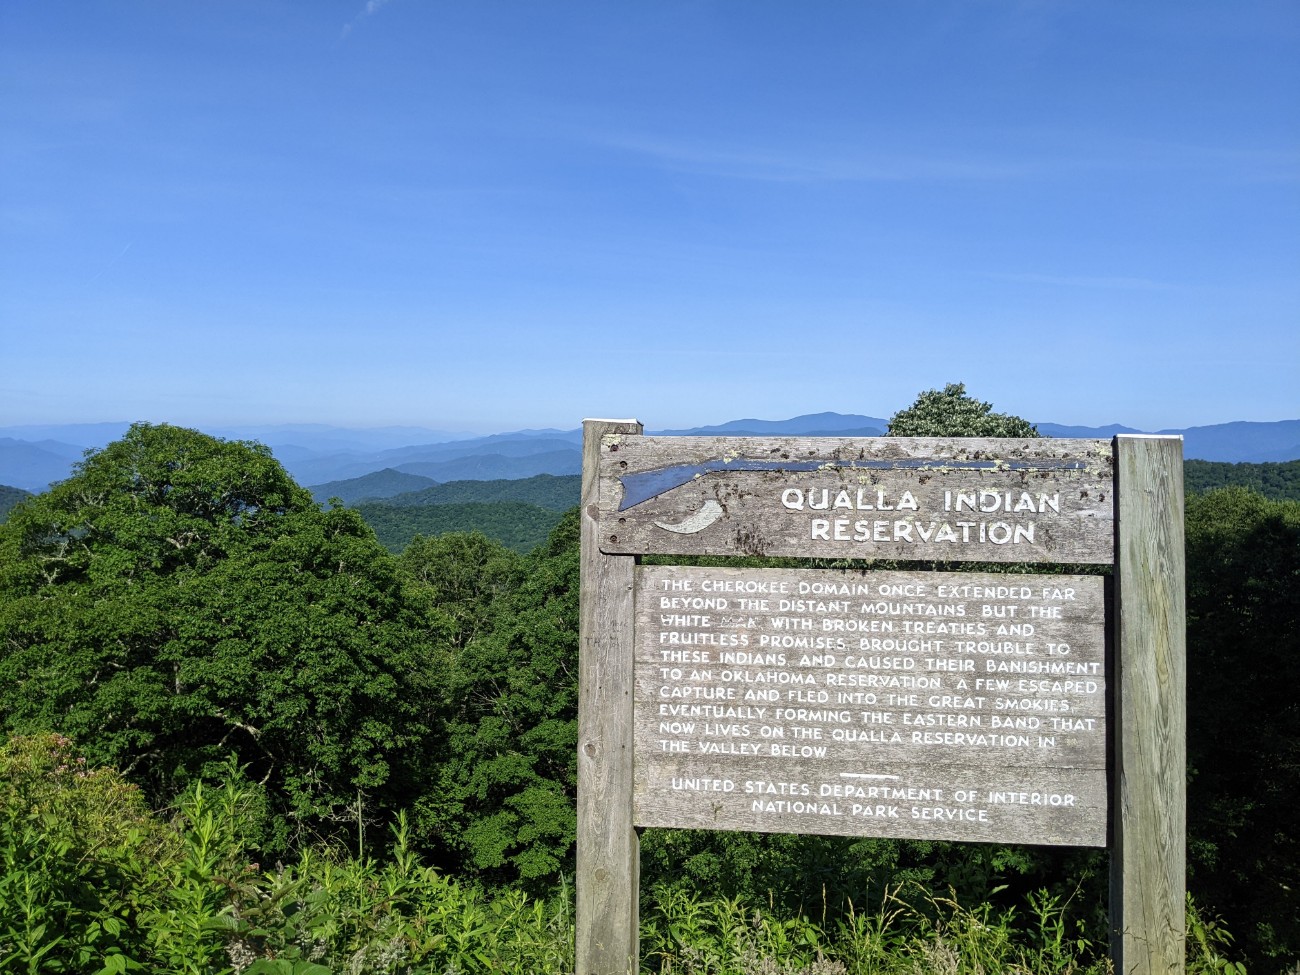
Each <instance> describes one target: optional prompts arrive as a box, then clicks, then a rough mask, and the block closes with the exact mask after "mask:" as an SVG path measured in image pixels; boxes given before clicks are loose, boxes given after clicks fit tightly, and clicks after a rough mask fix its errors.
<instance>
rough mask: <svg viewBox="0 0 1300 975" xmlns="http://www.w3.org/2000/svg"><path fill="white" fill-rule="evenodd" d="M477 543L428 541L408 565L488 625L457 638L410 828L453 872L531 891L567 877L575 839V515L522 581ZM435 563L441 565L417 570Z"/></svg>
mask: <svg viewBox="0 0 1300 975" xmlns="http://www.w3.org/2000/svg"><path fill="white" fill-rule="evenodd" d="M485 543H486V540H485V539H482V537H481V536H477V537H476V536H469V537H462V538H460V539H452V540H451V541H450V542H444V541H441V540H440V541H438V542H434V541H432V540H430V541H426V542H424V543H423V544H422V545H421V546H420V547H419V548H417V549H416V550H414V551H413V552H412V553H411V554H410V557H409V559H408V560H407V562H408V566H410V565H414V564H420V565H422V569H421V571H423V572H425V573H427V574H428V577H429V579H430V582H431V584H433V585H434V586H437V587H440V591H441V592H443V593H459V594H461V595H460V598H461V599H463V600H464V602H465V604H466V605H469V606H476V607H483V608H482V609H481V610H477V609H476V610H475V612H483V613H486V614H487V616H488V617H489V623H490V625H489V626H487V627H484V628H481V629H478V630H476V631H475V632H472V633H469V634H468V638H465V637H466V631H465V629H464V628H463V627H462V628H461V630H460V633H461V636H462V639H463V642H462V643H461V644H460V645H459V646H458V647H457V649H456V653H455V655H454V657H453V660H452V662H451V665H450V667H449V669H448V673H447V677H446V681H445V684H444V688H443V691H444V700H445V702H446V707H447V724H446V748H445V751H444V752H443V755H442V760H441V762H440V764H439V765H438V768H437V771H436V773H435V776H434V784H433V787H432V788H431V789H429V790H428V791H427V792H426V793H425V795H424V796H423V797H422V798H421V800H420V801H419V803H418V805H417V821H416V826H417V828H418V830H419V832H420V833H421V834H422V835H423V836H425V837H426V838H428V840H429V841H431V842H432V843H434V844H435V845H437V846H440V847H441V848H443V850H445V851H446V852H447V853H448V854H449V855H450V856H451V857H453V858H454V859H455V861H456V862H458V863H459V864H460V866H461V868H462V869H464V870H466V871H468V872H470V873H472V874H475V875H477V876H479V877H481V878H483V879H485V880H487V881H488V882H491V883H522V884H523V885H525V886H531V887H535V888H536V889H538V890H541V889H544V888H546V887H547V886H548V885H549V884H551V883H552V882H553V881H554V880H555V879H556V878H557V876H558V875H559V874H560V873H561V872H562V871H566V870H571V869H572V855H573V843H574V835H575V831H576V828H577V822H576V814H575V806H574V802H575V796H576V751H577V738H578V733H577V672H578V671H577V655H578V519H577V511H576V509H574V510H573V511H570V512H569V513H568V514H566V515H565V517H564V519H563V520H562V521H561V523H560V524H559V526H557V527H556V529H555V531H554V532H552V534H551V537H550V539H549V541H548V542H547V544H546V545H545V546H543V547H541V548H539V549H538V550H537V551H535V552H533V553H532V554H531V555H530V556H529V557H528V558H527V560H526V561H524V562H523V563H522V564H521V565H520V566H519V567H518V568H519V569H522V571H521V572H518V569H516V568H515V567H512V566H510V564H509V563H508V562H507V561H505V550H504V549H502V548H501V547H500V546H495V545H494V544H493V543H486V544H485ZM440 546H441V547H440ZM458 548H460V549H462V550H463V551H466V552H468V553H469V557H470V566H469V569H470V570H471V574H472V573H473V571H474V567H475V566H479V567H480V569H479V570H478V574H479V577H480V578H479V579H478V580H471V579H467V578H465V576H464V574H465V571H466V567H464V566H457V565H456V564H455V559H454V557H453V558H449V556H452V554H453V553H454V552H455V551H456V550H457V549H458ZM435 552H436V553H438V554H439V555H440V558H441V559H442V560H444V561H445V562H446V563H448V564H445V565H443V566H442V567H439V563H438V562H437V561H433V562H430V561H428V556H430V555H431V554H434V553H435ZM516 572H518V575H516ZM516 578H517V579H518V580H519V581H518V584H517V585H510V584H502V585H499V586H498V588H496V589H495V590H494V591H493V590H492V587H493V585H494V583H493V582H492V580H493V579H496V580H497V582H498V583H502V582H505V581H507V580H508V581H509V582H512V583H513V582H514V580H515V579H516ZM484 582H486V583H487V586H488V588H487V589H485V588H484ZM442 605H443V608H444V610H445V611H446V612H447V613H448V614H449V615H451V616H452V617H453V618H462V613H461V611H460V610H459V609H457V608H456V607H454V606H450V605H447V604H445V603H444V604H442Z"/></svg>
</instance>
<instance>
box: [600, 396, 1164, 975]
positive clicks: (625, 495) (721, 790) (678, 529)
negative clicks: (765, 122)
mask: <svg viewBox="0 0 1300 975" xmlns="http://www.w3.org/2000/svg"><path fill="white" fill-rule="evenodd" d="M583 456H584V459H583V486H582V515H583V517H582V520H581V530H582V553H583V554H582V583H581V585H582V594H581V596H582V599H581V621H580V634H579V641H580V642H579V645H580V666H581V674H580V678H579V718H578V721H579V731H578V734H579V746H578V843H577V872H576V888H577V913H576V928H577V954H576V970H577V972H578V973H579V975H623V973H626V972H627V971H635V970H636V969H637V967H638V944H637V930H638V920H637V919H638V905H637V877H638V870H639V867H638V857H639V854H638V849H639V846H638V843H639V840H638V834H637V830H638V828H640V827H644V826H677V827H686V826H690V827H704V828H719V829H743V830H760V831H766V830H775V831H782V832H815V833H826V834H832V835H864V836H881V837H917V838H933V839H961V840H984V841H1000V842H1007V841H1010V842H1023V843H1061V844H1076V845H1083V846H1101V845H1108V846H1109V849H1110V852H1111V858H1110V859H1111V908H1110V909H1111V924H1112V960H1113V962H1114V964H1115V967H1116V970H1118V971H1124V972H1136V973H1142V975H1155V973H1157V972H1159V973H1162V975H1176V973H1178V972H1181V971H1182V970H1183V967H1184V960H1183V927H1182V926H1183V921H1184V880H1183V875H1184V868H1185V854H1184V842H1185V801H1186V799H1185V796H1186V793H1185V770H1186V749H1185V706H1184V683H1185V634H1184V627H1185V608H1184V601H1183V600H1184V596H1183V575H1184V573H1183V537H1182V510H1183V503H1182V502H1183V499H1182V445H1181V442H1180V441H1179V438H1176V437H1144V436H1120V437H1117V438H1116V439H1115V440H1114V441H1113V442H1112V441H1102V440H1051V439H1027V440H979V439H905V438H883V439H882V438H735V437H645V436H642V435H641V425H640V424H639V423H637V422H636V421H613V420H589V421H586V424H585V433H584V440H583ZM641 555H698V556H719V555H724V556H725V555H751V556H752V555H762V556H786V557H794V558H803V559H813V558H819V559H833V560H850V559H860V560H882V559H887V560H890V561H891V562H894V563H898V562H908V561H942V562H1003V563H1026V564H1034V563H1037V564H1043V563H1052V564H1055V565H1058V566H1059V565H1060V564H1067V565H1069V564H1075V565H1086V564H1096V565H1109V566H1112V567H1113V570H1114V576H1113V584H1112V583H1107V582H1105V581H1103V580H1102V579H1101V578H1100V577H1098V576H1084V575H1063V574H1059V573H1060V572H1061V571H1062V570H1060V569H1059V568H1056V569H1053V574H1042V575H1023V574H1001V573H998V574H994V573H989V572H969V573H967V572H953V573H943V572H897V571H888V572H875V571H873V572H862V571H856V570H845V569H837V570H827V569H813V568H810V567H808V568H801V569H776V568H759V569H751V568H746V569H740V568H706V567H703V566H686V567H650V566H638V565H637V561H638V556H641ZM1108 660H1109V661H1110V664H1109V667H1108ZM1108 700H1113V701H1114V706H1113V707H1109V708H1108V707H1107V701H1108ZM1108 784H1109V789H1108Z"/></svg>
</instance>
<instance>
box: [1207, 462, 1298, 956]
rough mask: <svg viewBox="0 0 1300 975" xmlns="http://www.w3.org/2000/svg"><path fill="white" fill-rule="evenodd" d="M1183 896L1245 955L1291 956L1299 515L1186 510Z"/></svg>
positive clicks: (1243, 503)
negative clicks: (1212, 913)
mask: <svg viewBox="0 0 1300 975" xmlns="http://www.w3.org/2000/svg"><path fill="white" fill-rule="evenodd" d="M1187 563H1188V570H1189V571H1188V585H1187V616H1188V633H1187V636H1188V673H1187V687H1188V704H1187V710H1188V714H1187V721H1188V761H1189V764H1190V766H1191V767H1190V770H1189V773H1190V781H1189V785H1188V820H1189V821H1188V828H1189V833H1190V844H1189V854H1190V862H1191V868H1192V873H1191V885H1192V889H1193V890H1196V891H1197V892H1198V893H1199V894H1200V896H1201V897H1202V898H1203V899H1204V900H1205V901H1206V902H1207V903H1210V904H1213V905H1214V906H1215V907H1216V908H1217V909H1218V910H1221V911H1223V912H1224V914H1225V915H1226V916H1228V917H1229V918H1230V919H1231V920H1232V922H1233V928H1234V930H1235V931H1236V932H1237V933H1238V936H1239V937H1240V938H1241V939H1242V941H1243V944H1245V945H1246V946H1248V947H1249V949H1250V951H1251V954H1252V956H1254V957H1256V958H1265V957H1267V958H1270V959H1273V960H1275V961H1278V960H1282V959H1295V958H1296V957H1297V955H1300V828H1297V815H1296V811H1297V810H1298V809H1300V703H1297V698H1296V688H1297V687H1300V502H1295V501H1268V500H1266V499H1264V498H1261V497H1260V496H1259V495H1257V494H1254V493H1253V492H1251V491H1248V490H1246V489H1245V488H1230V489H1226V490H1222V491H1211V492H1209V493H1207V494H1203V495H1199V496H1192V497H1189V498H1188V499H1187Z"/></svg>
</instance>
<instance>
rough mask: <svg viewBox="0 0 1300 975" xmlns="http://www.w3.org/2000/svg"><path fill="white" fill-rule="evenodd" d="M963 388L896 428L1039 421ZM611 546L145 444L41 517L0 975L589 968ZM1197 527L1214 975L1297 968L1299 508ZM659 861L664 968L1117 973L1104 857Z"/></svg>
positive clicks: (669, 835) (896, 849)
mask: <svg viewBox="0 0 1300 975" xmlns="http://www.w3.org/2000/svg"><path fill="white" fill-rule="evenodd" d="M944 392H945V393H949V394H950V395H948V396H947V397H946V398H945V397H944V396H943V395H940V394H935V395H933V396H930V397H929V398H927V397H926V396H923V397H922V398H921V400H919V401H918V405H917V407H916V408H915V409H913V410H912V411H904V414H906V415H900V416H899V417H898V418H896V419H898V421H899V422H898V423H897V424H896V425H894V426H893V427H892V428H891V432H892V433H895V434H897V433H899V432H900V431H902V430H909V431H912V432H914V433H915V432H916V431H920V432H919V434H918V435H935V434H934V433H933V432H934V431H938V432H939V433H944V432H948V433H952V432H954V423H956V424H957V425H956V427H955V429H956V430H957V431H964V430H969V429H981V430H985V431H986V432H987V431H991V432H993V433H994V434H995V435H996V433H998V432H1001V431H1014V430H1016V429H1019V428H1018V427H1017V426H1016V424H1017V423H1018V422H1023V421H1018V420H1017V418H1014V417H1003V416H1001V415H998V414H993V413H991V411H990V410H989V409H988V408H987V404H979V403H975V404H974V407H973V408H971V405H970V403H969V402H967V398H966V397H964V391H962V390H960V389H957V390H956V393H955V394H954V393H952V391H951V390H946V391H944ZM954 418H955V419H954ZM552 480H555V481H560V480H562V479H552ZM452 506H453V505H442V507H452ZM435 507H436V506H435ZM388 508H389V510H391V511H400V510H403V509H402V508H401V506H398V505H390V506H388ZM409 510H411V511H422V510H425V509H424V508H422V507H419V506H415V507H412V508H410V509H409ZM538 510H546V509H542V508H540V507H539V508H538ZM577 528H578V515H577V512H576V510H572V509H571V510H569V511H568V512H567V513H566V514H565V515H563V517H561V518H560V519H559V521H558V524H556V525H555V527H554V528H553V529H552V530H551V532H550V533H549V535H548V536H547V537H546V539H545V540H544V542H543V543H542V544H541V545H540V546H537V547H535V548H534V549H532V550H530V551H528V552H518V551H513V550H512V549H511V548H509V547H507V546H506V545H504V544H502V543H500V542H498V541H495V540H493V539H490V538H488V537H486V536H485V535H484V534H481V533H461V532H455V533H449V534H441V535H438V534H437V533H436V532H422V535H423V537H421V538H420V539H418V540H417V541H416V542H414V543H413V544H410V545H408V546H406V547H404V548H403V550H402V551H401V552H400V554H398V555H393V554H391V553H390V552H388V551H386V550H385V548H384V546H383V545H382V544H381V542H380V541H379V539H378V538H377V537H376V534H375V532H374V531H373V530H372V529H371V528H370V527H369V525H368V524H367V523H366V521H364V520H363V518H362V515H361V513H359V512H357V511H353V510H350V509H347V508H326V509H323V510H322V509H321V508H320V507H319V506H318V505H317V504H316V503H315V502H314V501H313V500H312V498H311V496H310V495H309V493H308V492H307V491H306V490H305V489H303V488H301V487H299V486H298V485H297V484H295V483H294V482H293V480H292V479H291V478H289V477H288V475H287V474H286V473H285V472H284V470H283V468H282V467H281V466H280V465H279V464H278V463H276V462H275V460H274V459H272V458H271V457H270V455H269V452H268V451H267V450H266V449H265V448H261V447H259V446H257V445H255V444H248V443H238V442H228V441H221V440H216V439H214V438H211V437H206V436H204V435H202V434H199V433H196V432H193V431H188V430H182V429H178V428H174V427H169V426H150V425H146V424H140V425H136V426H134V427H132V428H131V430H130V432H129V433H128V434H127V435H126V436H125V437H124V438H122V439H121V440H119V441H116V442H114V443H113V444H111V445H109V446H108V447H107V448H105V449H104V450H102V451H99V452H97V453H95V454H93V455H91V456H89V457H88V458H87V459H86V460H84V461H82V462H81V463H80V465H79V466H78V469H77V471H76V473H75V474H74V476H73V477H72V478H71V479H69V480H68V481H66V482H64V483H62V484H60V485H58V486H56V487H55V488H53V489H52V490H50V491H48V492H46V493H44V494H41V495H39V496H36V497H34V498H31V499H30V500H29V501H28V502H27V503H25V504H23V505H22V506H20V507H19V508H17V509H15V510H14V512H13V513H12V515H11V517H10V519H9V521H8V522H6V523H5V524H4V525H2V526H0V633H2V634H3V635H4V638H3V643H0V721H3V728H4V730H5V731H6V732H8V733H9V735H10V736H11V737H10V739H9V743H8V744H7V745H5V746H4V749H3V751H2V752H0V807H2V808H0V813H2V814H3V815H0V863H3V864H5V867H4V870H5V871H7V872H6V873H4V875H3V876H0V905H3V907H4V908H5V909H4V910H2V911H0V969H4V970H9V969H8V968H6V967H5V966H10V965H12V963H13V962H14V960H15V959H19V958H31V957H36V955H35V953H36V952H38V951H40V952H44V953H45V954H43V955H41V957H43V958H46V959H48V960H49V964H48V967H45V968H41V967H39V965H38V967H35V968H30V969H29V968H27V967H24V968H22V969H19V970H24V971H26V970H31V971H56V970H64V971H90V972H98V971H101V970H102V971H105V972H109V971H126V970H130V966H129V965H128V963H127V960H129V961H131V962H132V963H134V964H138V965H139V966H141V967H140V968H137V969H135V970H142V971H156V972H172V971H176V972H180V971H186V972H225V971H239V972H244V971H248V972H252V973H254V975H257V973H258V972H280V971H285V972H291V971H293V972H299V973H301V975H307V973H313V975H320V973H321V972H330V971H337V972H343V971H362V970H365V971H376V972H380V971H384V972H387V971H402V970H406V969H403V968H402V967H401V966H403V965H405V966H407V968H408V969H409V970H411V971H418V972H430V973H432V972H443V971H449V970H457V971H483V972H487V971H520V972H524V971H557V972H558V971H566V970H569V971H571V965H572V961H571V955H569V956H566V955H565V949H564V945H565V943H566V942H565V940H564V939H565V938H566V937H567V938H569V939H570V941H569V942H568V944H569V949H568V950H569V951H571V937H572V933H571V931H572V929H571V926H570V925H571V920H569V919H570V918H571V915H570V914H568V913H567V911H568V910H569V908H568V907H567V905H568V903H569V901H568V898H569V896H570V895H571V891H570V889H569V887H568V886H567V884H568V882H569V880H568V878H571V876H572V870H573V842H574V795H575V749H576V724H575V712H576V686H575V680H576V674H577V652H578V640H577V605H578V568H579V565H578V561H579V560H578V531H577ZM1186 528H1187V554H1188V591H1187V605H1188V654H1189V664H1188V669H1189V678H1188V692H1189V703H1188V749H1189V769H1188V775H1189V802H1188V807H1189V830H1190V836H1189V838H1188V856H1189V859H1188V884H1189V889H1190V891H1191V892H1192V894H1193V896H1194V898H1195V899H1196V902H1197V903H1198V904H1199V905H1200V908H1201V910H1202V912H1203V914H1202V915H1199V917H1203V918H1205V919H1206V920H1205V921H1204V923H1203V922H1201V921H1199V920H1198V921H1197V922H1196V923H1197V926H1195V927H1194V928H1193V933H1194V934H1195V933H1199V934H1200V935H1202V936H1203V937H1204V938H1205V944H1204V945H1202V946H1201V947H1196V948H1194V951H1193V961H1194V965H1193V968H1192V970H1193V971H1203V972H1209V971H1216V972H1226V971H1229V969H1227V968H1225V967H1224V966H1225V965H1226V964H1227V959H1228V958H1231V957H1241V954H1243V953H1244V956H1245V957H1246V958H1247V959H1248V960H1249V961H1250V963H1251V971H1259V972H1282V971H1284V970H1286V969H1287V967H1288V966H1289V965H1291V964H1294V963H1295V962H1296V961H1297V960H1300V847H1298V846H1297V840H1296V835H1297V831H1296V830H1295V828H1294V810H1295V808H1297V805H1300V711H1298V710H1297V709H1296V707H1295V703H1294V698H1293V694H1292V689H1293V688H1294V687H1295V686H1297V685H1298V684H1300V652H1297V649H1298V648H1297V647H1296V645H1295V641H1296V634H1297V633H1300V587H1297V585H1296V580H1297V579H1298V578H1300V502H1295V501H1275V500H1270V499H1267V498H1264V497H1262V496H1261V495H1260V494H1259V493H1257V492H1254V491H1251V490H1248V489H1246V488H1240V487H1238V488H1232V489H1227V490H1212V491H1208V492H1204V493H1189V496H1188V499H1187V523H1186ZM435 535H436V536H437V537H434V536H435ZM56 736H65V737H56ZM83 759H84V763H83ZM642 844H643V845H642V881H643V892H642V904H643V915H644V918H645V923H646V935H645V941H644V942H643V944H644V945H645V950H644V954H645V958H644V962H643V970H645V971H659V970H661V969H662V970H663V971H669V970H671V971H674V972H686V971H698V972H701V973H702V972H705V971H709V972H715V973H728V975H730V973H733V972H734V973H739V972H753V971H764V970H766V971H772V972H779V971H780V972H792V973H793V972H808V973H811V972H814V971H816V972H824V973H826V975H830V973H833V972H852V973H862V975H865V973H867V972H873V973H875V972H889V973H892V972H899V973H901V972H904V971H915V970H917V969H918V966H921V965H922V964H923V963H924V964H935V963H936V962H935V961H934V960H935V958H937V957H938V956H937V955H936V954H935V952H937V951H939V944H940V942H936V940H935V939H936V938H939V937H940V936H941V935H942V937H943V938H946V939H947V940H946V941H942V939H941V943H942V944H943V945H945V946H946V949H945V950H948V951H950V952H954V951H956V952H969V961H970V963H971V964H970V965H968V967H967V968H964V969H962V970H970V971H974V970H977V969H976V968H975V967H972V966H973V965H974V962H975V960H977V959H982V961H981V962H980V964H981V965H983V966H984V967H983V968H982V969H981V970H984V971H995V970H1005V971H1021V972H1030V971H1032V972H1039V971H1084V970H1090V971H1097V972H1100V971H1102V970H1103V969H1104V961H1103V956H1104V953H1105V942H1106V931H1105V897H1106V892H1105V888H1106V866H1105V855H1104V853H1103V852H1102V851H1095V850H1082V849H1070V848H1052V847H1030V846H992V845H980V844H949V843H937V842H915V841H900V840H873V839H840V838H830V837H820V836H813V835H763V834H746V833H721V832H705V831H670V830H647V831H646V832H645V834H644V836H643V841H642ZM273 865H274V866H273ZM124 891H127V892H130V893H129V895H128V894H124V893H123V892H124ZM1216 915H1221V916H1222V918H1223V919H1224V923H1225V924H1226V930H1228V931H1231V932H1232V934H1233V935H1234V936H1235V938H1236V941H1235V944H1232V945H1229V944H1227V943H1226V942H1225V941H1224V940H1223V939H1222V937H1221V935H1220V934H1216V932H1221V931H1222V930H1223V928H1221V927H1218V926H1217V922H1215V921H1214V920H1213V918H1214V917H1215V916H1216ZM937 918H943V919H946V920H945V921H944V925H946V926H939V927H936V919H937ZM1036 918H1038V920H1036ZM872 925H875V927H871V926H872ZM1053 932H1055V934H1053ZM980 939H984V940H980ZM688 949H689V950H688ZM692 951H694V952H695V954H691V952H692ZM494 952H495V954H494ZM981 952H982V954H981ZM24 953H26V954H24ZM819 953H820V954H819ZM1216 953H1217V954H1216ZM1224 953H1226V954H1224ZM1234 953H1238V954H1234ZM113 958H121V959H124V960H122V961H112V960H111V959H113ZM819 958H820V960H819ZM383 959H387V960H386V961H385V960H383ZM926 959H929V961H926ZM277 960H278V961H277ZM279 961H283V962H284V965H282V966H280V967H276V965H277V964H278V963H279ZM56 962H57V964H59V965H62V966H63V968H61V969H60V968H56V967H54V966H55V963H56ZM257 965H261V967H257ZM295 965H297V966H299V967H294V966H295ZM312 965H315V966H317V967H315V968H312V967H311V966H312ZM358 965H359V966H361V967H356V966H358ZM566 965H568V966H569V967H568V968H567V969H566V967H565V966H566ZM691 965H695V966H697V967H695V968H692V967H690V966H691ZM782 965H783V966H785V967H780V966H782ZM815 965H821V966H822V967H820V968H817V967H814V966H815ZM1016 965H1019V966H1020V967H1019V968H1016V967H1015V966H1016ZM113 966H117V967H113ZM187 966H188V967H187ZM240 966H242V967H240ZM285 966H288V967H285ZM349 966H353V967H349ZM763 966H767V967H763ZM835 966H840V967H835ZM1090 966H1091V967H1090ZM1197 966H1199V967H1197ZM954 970H955V969H954Z"/></svg>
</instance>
